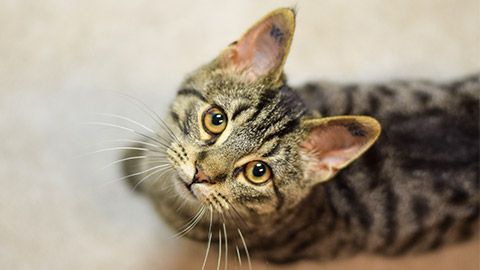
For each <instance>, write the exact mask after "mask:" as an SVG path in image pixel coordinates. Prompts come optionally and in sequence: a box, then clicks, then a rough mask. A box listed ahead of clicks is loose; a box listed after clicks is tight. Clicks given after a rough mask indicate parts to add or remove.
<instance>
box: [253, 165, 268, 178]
mask: <svg viewBox="0 0 480 270" xmlns="http://www.w3.org/2000/svg"><path fill="white" fill-rule="evenodd" d="M266 170H267V168H266V167H265V165H263V164H262V163H257V164H255V166H254V167H253V169H252V174H253V176H255V177H262V176H263V175H264V174H265V171H266Z"/></svg>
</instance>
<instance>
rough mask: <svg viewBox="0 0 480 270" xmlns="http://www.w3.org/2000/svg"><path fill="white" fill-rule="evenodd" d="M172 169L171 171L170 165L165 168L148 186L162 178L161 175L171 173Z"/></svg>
mask: <svg viewBox="0 0 480 270" xmlns="http://www.w3.org/2000/svg"><path fill="white" fill-rule="evenodd" d="M172 171H173V168H171V167H169V168H165V171H164V172H162V173H161V174H160V175H159V176H158V177H157V178H155V180H154V181H153V182H152V183H151V184H150V185H149V187H152V185H153V184H155V183H156V182H157V181H158V179H160V178H162V176H164V175H165V174H167V173H171V172H172ZM185 202H186V201H185Z"/></svg>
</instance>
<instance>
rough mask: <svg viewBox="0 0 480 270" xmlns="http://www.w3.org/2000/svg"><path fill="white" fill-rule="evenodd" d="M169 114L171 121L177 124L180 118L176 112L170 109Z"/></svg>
mask: <svg viewBox="0 0 480 270" xmlns="http://www.w3.org/2000/svg"><path fill="white" fill-rule="evenodd" d="M170 116H171V117H172V119H173V121H174V122H175V123H177V124H178V122H179V120H180V118H179V116H178V114H177V113H175V112H173V111H171V112H170Z"/></svg>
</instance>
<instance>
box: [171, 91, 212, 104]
mask: <svg viewBox="0 0 480 270" xmlns="http://www.w3.org/2000/svg"><path fill="white" fill-rule="evenodd" d="M177 95H179V96H194V97H197V98H199V99H200V100H201V101H203V102H205V103H207V99H206V98H205V97H204V96H203V95H202V94H201V93H200V92H198V91H197V90H194V89H182V90H180V91H178V93H177Z"/></svg>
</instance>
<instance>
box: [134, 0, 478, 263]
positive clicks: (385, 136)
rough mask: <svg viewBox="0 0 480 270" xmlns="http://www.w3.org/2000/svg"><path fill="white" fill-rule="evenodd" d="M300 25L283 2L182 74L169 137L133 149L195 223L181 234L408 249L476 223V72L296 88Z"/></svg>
mask: <svg viewBox="0 0 480 270" xmlns="http://www.w3.org/2000/svg"><path fill="white" fill-rule="evenodd" d="M294 28H295V14H294V11H292V10H290V9H278V10H275V11H273V12H272V13H270V14H268V15H267V16H265V17H264V18H263V19H261V20H260V21H259V22H257V23H256V24H255V25H253V26H252V27H251V28H250V29H249V30H248V31H247V32H246V33H245V34H244V35H243V36H242V37H241V38H240V39H239V40H238V41H236V42H234V43H232V44H231V45H229V46H228V47H227V48H226V49H225V50H224V51H223V52H221V53H220V55H219V56H218V57H217V58H216V59H215V60H214V61H212V62H211V63H209V64H207V65H205V66H203V67H201V68H199V69H198V70H196V71H194V72H193V73H191V74H189V75H188V76H187V77H186V79H185V81H184V82H183V84H182V85H181V87H180V90H179V91H178V94H177V97H176V99H175V100H174V102H173V104H172V106H171V110H170V114H169V116H168V118H169V119H168V121H167V124H165V123H163V122H162V123H160V124H161V127H159V129H160V131H159V133H158V134H159V135H152V136H150V135H145V134H143V137H144V139H145V142H144V143H142V144H139V145H138V146H137V147H138V148H139V150H132V151H130V152H128V153H127V159H128V160H127V162H126V163H125V164H126V165H125V171H126V175H127V177H129V179H130V181H131V182H132V184H133V185H134V186H135V187H136V189H139V190H141V191H143V192H144V193H145V194H146V195H148V196H149V198H150V199H151V200H152V202H153V204H154V205H155V207H156V208H157V210H158V212H159V213H160V215H161V216H162V217H163V219H164V220H165V221H166V222H167V223H168V224H170V225H171V226H172V227H173V228H175V229H179V228H181V226H182V225H185V224H187V225H186V226H185V227H184V229H183V231H181V232H180V234H182V235H183V234H185V235H186V236H188V237H190V238H193V239H197V240H200V241H204V242H207V243H208V247H210V243H211V242H214V243H219V244H221V243H222V242H223V247H225V249H226V251H227V252H228V251H230V252H232V253H233V254H237V255H238V257H239V258H238V259H239V260H240V259H241V258H240V257H243V258H248V259H249V255H252V256H255V257H260V258H264V259H266V260H268V261H271V262H276V263H285V262H291V261H296V260H300V259H305V258H309V259H319V260H325V259H332V258H336V257H341V256H347V255H352V254H355V253H357V252H371V253H379V254H385V255H399V254H406V253H417V252H421V251H428V250H433V249H436V248H438V247H440V246H443V245H445V244H449V243H453V242H458V241H461V240H465V239H468V238H470V237H471V236H473V235H476V234H477V232H478V224H479V223H478V217H479V94H480V82H479V77H480V76H479V75H475V76H471V77H468V78H465V79H463V80H459V81H456V82H453V83H446V84H433V83H430V82H424V81H413V82H401V81H399V82H392V83H389V84H380V85H368V84H366V85H339V84H330V83H320V84H308V85H306V86H305V87H303V88H300V89H297V90H296V91H294V90H292V89H291V88H290V87H289V86H287V85H286V80H285V76H284V74H283V72H282V70H283V65H284V63H285V60H286V57H287V54H288V51H289V48H290V44H291V41H292V36H293V32H294ZM338 115H342V116H338ZM358 115H368V116H358ZM375 119H377V120H375ZM380 126H382V129H383V131H382V134H381V135H380V133H381V132H380V130H381V128H380ZM377 140H378V141H377ZM375 141H377V142H376V143H375ZM374 143H375V145H374V146H373V147H372V148H371V149H370V150H368V151H367V149H369V148H370V147H371V146H372V145H373V144H374ZM140 148H143V149H140ZM140 151H143V152H142V153H141V154H139V152H140ZM144 153H147V154H144ZM362 154H363V156H362V157H361V158H359V157H360V156H361V155H362ZM142 155H147V156H148V159H136V158H135V157H137V156H142ZM162 156H166V157H167V158H168V162H167V163H165V162H162V161H161V157H162ZM357 158H358V160H357V161H355V162H354V163H353V164H351V165H350V166H349V167H348V168H345V167H346V166H347V165H349V164H350V163H351V162H352V161H354V160H355V159H357ZM148 160H149V161H148ZM165 168H166V169H165ZM344 168H345V170H343V171H341V172H340V170H341V169H344ZM327 180H330V181H328V182H327ZM189 220H190V223H188V221H189ZM207 255H208V249H207Z"/></svg>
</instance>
